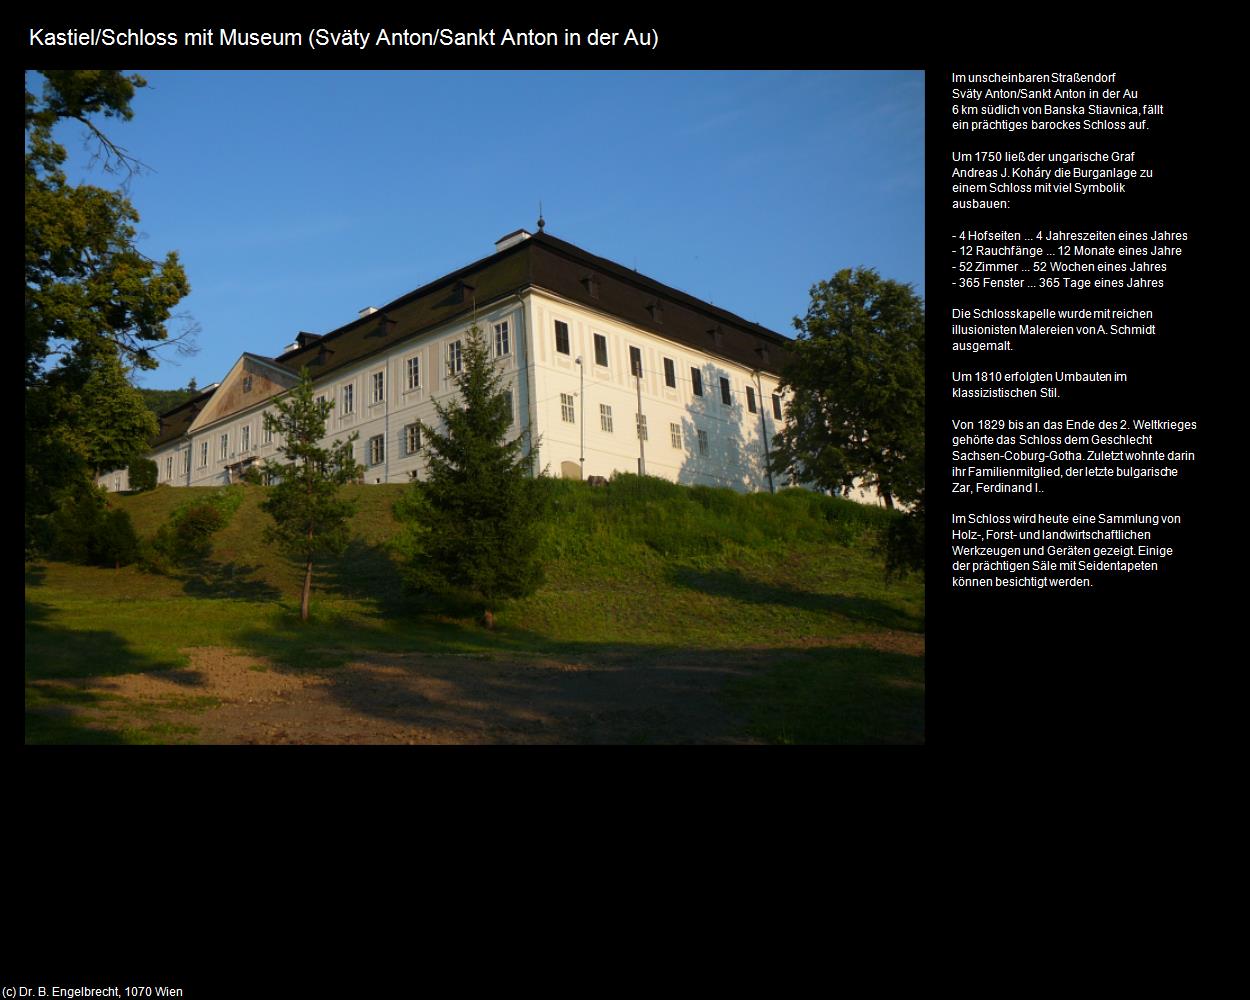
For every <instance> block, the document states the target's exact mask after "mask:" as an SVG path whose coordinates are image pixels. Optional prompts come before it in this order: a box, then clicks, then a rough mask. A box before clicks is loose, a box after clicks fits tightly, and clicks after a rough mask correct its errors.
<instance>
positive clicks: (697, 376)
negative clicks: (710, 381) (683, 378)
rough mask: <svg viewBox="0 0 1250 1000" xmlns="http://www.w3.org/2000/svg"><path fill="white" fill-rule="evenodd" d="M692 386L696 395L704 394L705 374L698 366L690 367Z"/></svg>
mask: <svg viewBox="0 0 1250 1000" xmlns="http://www.w3.org/2000/svg"><path fill="white" fill-rule="evenodd" d="M690 388H691V389H692V390H693V392H694V394H695V395H696V396H702V395H703V374H702V373H701V372H700V371H699V369H697V368H691V369H690Z"/></svg>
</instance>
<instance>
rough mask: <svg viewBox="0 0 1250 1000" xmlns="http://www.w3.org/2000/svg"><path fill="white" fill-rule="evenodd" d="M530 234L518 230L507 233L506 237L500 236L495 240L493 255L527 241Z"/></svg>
mask: <svg viewBox="0 0 1250 1000" xmlns="http://www.w3.org/2000/svg"><path fill="white" fill-rule="evenodd" d="M529 238H530V234H529V233H528V232H526V231H525V230H524V229H518V230H516V231H515V232H512V233H508V235H507V236H501V237H499V239H497V240H495V253H499V252H501V251H503V250H507V249H508V247H514V246H516V245H517V244H518V243H520V242H522V241H523V240H528V239H529Z"/></svg>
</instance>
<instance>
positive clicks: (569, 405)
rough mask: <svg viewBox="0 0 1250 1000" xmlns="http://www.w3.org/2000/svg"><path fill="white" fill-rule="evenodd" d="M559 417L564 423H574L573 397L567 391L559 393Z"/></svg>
mask: <svg viewBox="0 0 1250 1000" xmlns="http://www.w3.org/2000/svg"><path fill="white" fill-rule="evenodd" d="M560 419H561V420H563V421H564V422H565V423H566V424H571V423H574V420H573V397H572V396H570V395H569V394H568V393H567V392H562V393H560Z"/></svg>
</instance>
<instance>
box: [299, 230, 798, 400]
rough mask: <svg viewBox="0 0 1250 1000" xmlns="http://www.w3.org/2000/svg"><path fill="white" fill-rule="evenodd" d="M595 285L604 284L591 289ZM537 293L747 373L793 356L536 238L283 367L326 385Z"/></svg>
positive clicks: (758, 332)
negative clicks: (333, 375) (378, 356)
mask: <svg viewBox="0 0 1250 1000" xmlns="http://www.w3.org/2000/svg"><path fill="white" fill-rule="evenodd" d="M588 277H592V278H594V279H595V281H594V282H593V283H591V282H588V281H587V280H585V279H587V278H588ZM531 285H533V286H537V287H539V288H545V289H547V290H548V291H551V292H555V293H556V294H557V295H560V296H563V297H564V298H567V299H571V300H573V301H574V302H578V303H580V304H582V305H585V306H586V307H587V308H590V309H598V310H601V311H603V312H606V313H610V314H611V315H613V316H617V317H619V318H620V319H622V320H624V321H625V322H627V323H630V324H632V325H634V326H638V327H641V328H642V329H644V330H650V331H652V332H654V333H656V334H657V335H659V336H662V337H667V338H669V339H670V340H675V341H677V342H678V343H683V344H687V345H689V346H690V347H692V348H694V349H695V350H698V351H705V352H707V353H710V354H714V355H718V356H720V357H723V358H727V359H729V360H732V361H736V362H738V363H739V364H742V365H745V366H746V367H748V368H763V369H766V370H769V371H780V370H781V366H782V365H783V364H784V363H785V361H786V360H787V359H788V357H789V354H788V348H789V344H790V340H789V338H787V337H783V336H782V335H781V334H779V333H775V332H774V331H772V330H769V329H767V328H766V327H763V326H760V325H759V324H758V323H752V322H751V321H750V320H746V319H743V318H742V317H741V316H737V315H735V314H734V313H731V312H729V311H728V310H726V309H721V308H719V307H717V306H714V305H712V304H711V303H709V302H704V301H702V300H701V299H697V298H695V297H694V296H693V295H688V294H687V293H685V292H682V291H679V290H678V289H676V288H670V287H669V286H668V285H664V284H662V283H660V282H658V281H656V280H655V279H653V278H648V277H647V276H646V275H643V274H639V273H638V272H636V271H631V270H629V269H628V268H625V267H622V266H621V265H620V264H616V263H614V262H612V261H610V260H607V259H606V258H603V257H596V256H595V255H594V254H591V253H588V252H587V251H585V250H583V249H581V248H580V247H577V246H574V245H573V244H572V243H566V242H565V241H564V240H561V239H557V238H556V237H554V236H550V235H548V234H547V233H535V234H534V235H533V236H531V237H530V238H529V239H527V240H522V241H521V242H519V243H517V244H516V245H515V246H511V247H508V248H507V249H506V250H502V251H499V252H497V253H493V254H491V255H490V256H489V257H483V258H482V259H481V260H478V261H475V262H474V263H472V264H469V265H467V266H466V267H462V268H460V269H459V270H458V271H453V272H452V273H451V274H448V275H445V276H444V277H442V278H439V279H438V280H436V281H433V282H430V283H429V284H427V285H423V286H422V287H420V288H417V289H414V290H413V291H411V292H408V293H407V294H406V295H403V296H401V297H400V298H398V299H396V300H395V301H394V302H390V303H388V304H387V305H385V306H382V307H381V308H380V309H379V310H378V311H377V312H374V313H370V314H369V315H367V316H361V317H358V318H357V319H354V320H352V321H351V322H350V323H348V324H346V325H345V326H341V327H339V328H338V329H337V330H334V331H332V332H330V333H327V334H326V335H325V336H324V337H322V338H320V339H319V340H316V341H313V342H311V343H308V344H307V346H304V347H299V348H296V349H295V350H293V351H288V352H287V353H285V354H282V355H280V356H279V357H278V358H277V359H276V362H277V363H278V364H281V365H284V366H285V367H287V368H290V369H291V370H292V371H296V372H298V371H299V370H300V368H302V367H303V366H305V365H307V366H308V369H309V371H310V372H311V373H312V375H313V378H320V377H321V376H322V375H325V374H329V373H330V372H332V371H335V370H336V369H338V368H341V367H343V366H344V365H348V364H351V363H352V362H354V361H359V360H360V359H361V358H365V357H368V356H369V355H371V354H375V353H377V352H380V351H383V350H387V349H389V348H390V347H391V346H392V345H393V344H396V343H398V342H400V341H403V340H407V339H408V338H409V337H412V336H415V335H417V334H420V333H423V332H425V331H426V330H429V329H432V328H434V327H436V326H439V325H440V324H443V323H447V322H449V321H451V320H454V319H456V318H459V317H465V316H468V315H470V314H471V313H472V311H473V305H474V302H475V301H476V303H477V307H478V308H479V309H482V308H485V307H486V306H488V305H490V304H491V303H493V302H496V301H498V300H499V299H502V298H505V297H507V296H508V295H512V294H515V293H517V292H521V291H523V290H525V289H526V288H528V287H530V286H531ZM657 304H658V305H659V307H660V308H659V310H658V314H657V310H656V309H655V306H656V305H657ZM717 331H718V332H719V334H720V336H719V342H718V338H717V336H716V332H717ZM760 348H764V349H765V351H766V352H767V353H766V355H762V354H761V353H760V350H759V349H760Z"/></svg>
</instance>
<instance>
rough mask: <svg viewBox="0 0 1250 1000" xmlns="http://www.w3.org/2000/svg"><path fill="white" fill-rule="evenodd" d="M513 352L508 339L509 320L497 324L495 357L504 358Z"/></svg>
mask: <svg viewBox="0 0 1250 1000" xmlns="http://www.w3.org/2000/svg"><path fill="white" fill-rule="evenodd" d="M511 353H512V345H511V343H510V342H509V340H508V321H507V320H504V321H503V322H502V323H496V324H495V357H497V358H502V357H504V356H505V355H508V354H511Z"/></svg>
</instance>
